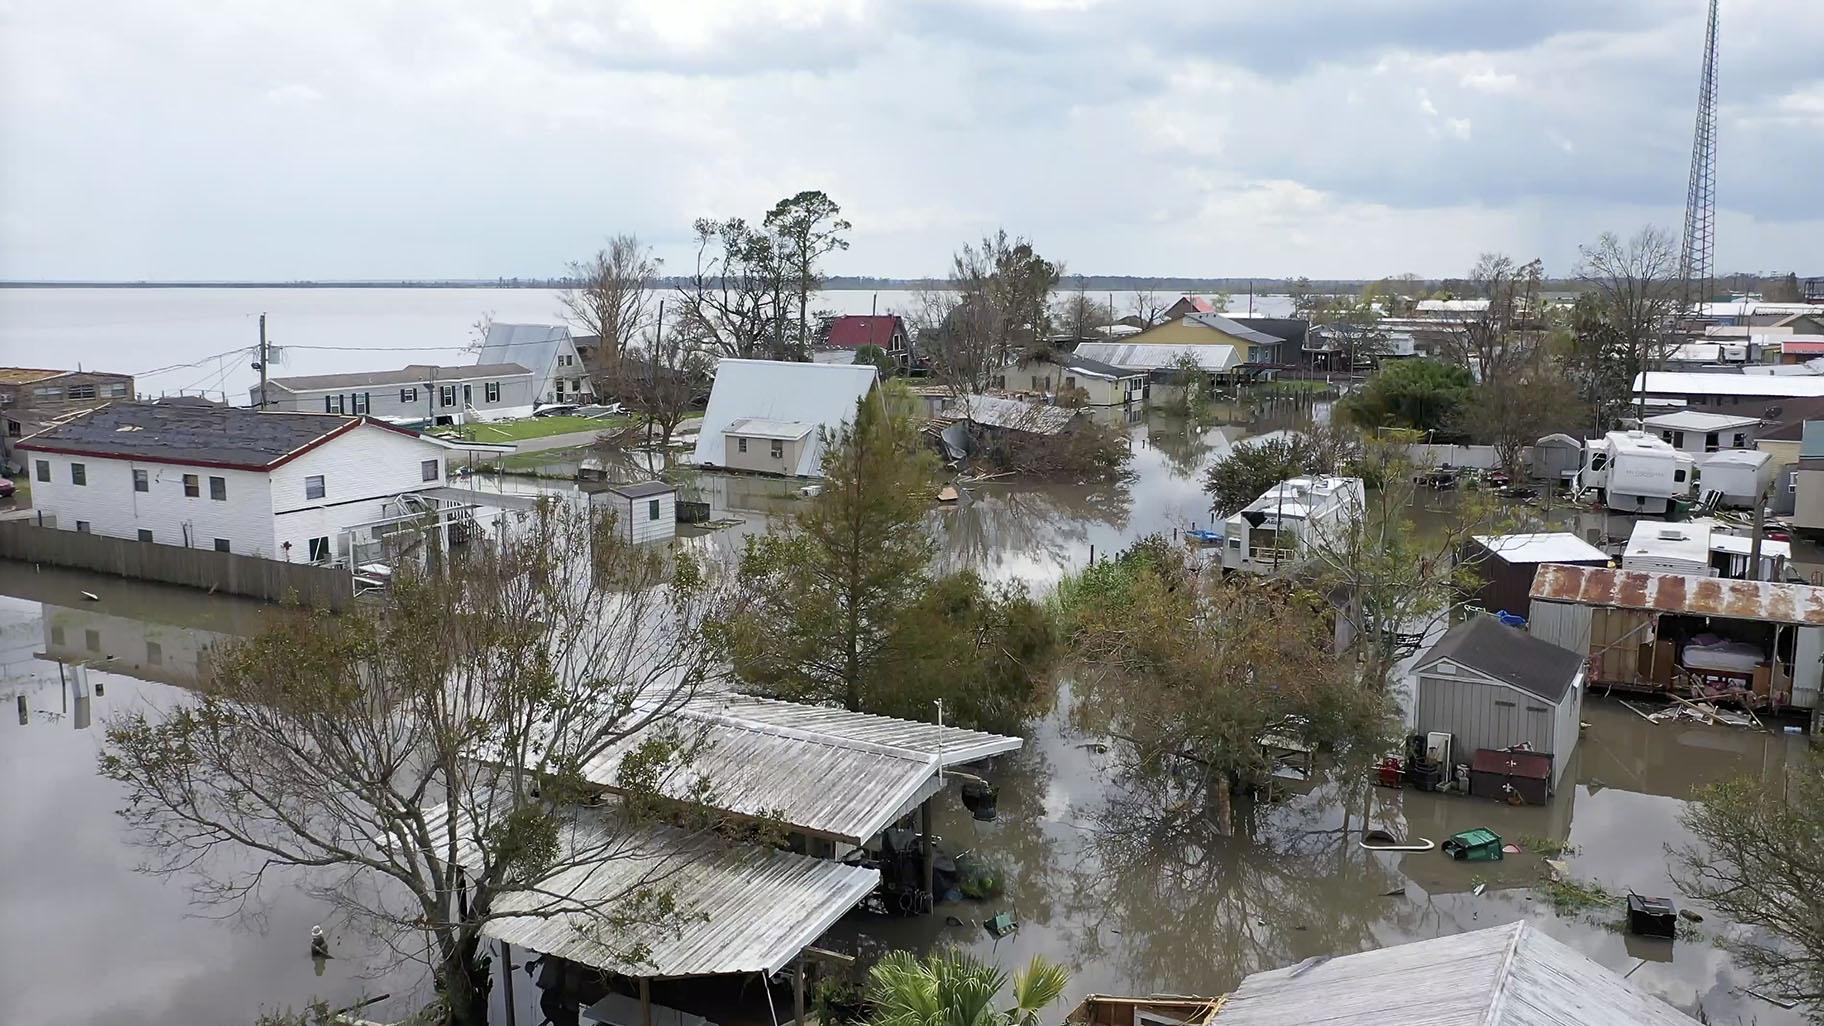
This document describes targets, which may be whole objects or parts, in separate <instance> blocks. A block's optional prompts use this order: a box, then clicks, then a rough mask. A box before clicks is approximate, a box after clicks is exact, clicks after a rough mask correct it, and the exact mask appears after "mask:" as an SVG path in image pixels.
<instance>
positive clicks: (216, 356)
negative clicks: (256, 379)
mask: <svg viewBox="0 0 1824 1026" xmlns="http://www.w3.org/2000/svg"><path fill="white" fill-rule="evenodd" d="M251 352H253V347H252V346H242V347H241V348H239V349H230V350H228V351H227V352H225V353H211V354H210V355H208V356H205V357H203V358H201V359H198V360H192V361H190V362H189V363H173V364H170V365H168V366H164V367H154V368H153V369H151V370H148V371H140V372H139V373H137V374H135V375H133V376H134V377H136V378H150V377H153V376H155V375H159V374H168V373H170V372H171V371H177V370H185V369H187V368H190V367H201V366H202V365H203V364H205V363H208V362H210V361H211V360H220V359H223V358H224V357H229V356H239V355H243V354H246V353H251Z"/></svg>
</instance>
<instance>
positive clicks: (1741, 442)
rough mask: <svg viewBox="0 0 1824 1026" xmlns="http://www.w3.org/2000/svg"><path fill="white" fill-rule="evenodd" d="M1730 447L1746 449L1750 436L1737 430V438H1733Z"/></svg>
mask: <svg viewBox="0 0 1824 1026" xmlns="http://www.w3.org/2000/svg"><path fill="white" fill-rule="evenodd" d="M1729 447H1730V448H1731V449H1746V448H1747V447H1748V436H1747V435H1745V434H1743V433H1741V432H1740V431H1737V432H1736V433H1735V438H1734V439H1733V440H1731V442H1730V444H1729Z"/></svg>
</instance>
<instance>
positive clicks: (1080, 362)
mask: <svg viewBox="0 0 1824 1026" xmlns="http://www.w3.org/2000/svg"><path fill="white" fill-rule="evenodd" d="M1089 344H1091V345H1095V344H1097V343H1089ZM1081 349H1082V347H1081V346H1079V347H1078V350H1079V351H1078V352H1074V353H1058V354H1057V356H1056V357H1055V359H1056V360H1057V361H1058V362H1059V363H1060V364H1062V365H1063V366H1065V367H1068V368H1070V369H1071V370H1074V371H1076V372H1078V373H1080V374H1088V375H1090V376H1091V377H1097V378H1108V379H1110V380H1118V379H1120V378H1131V377H1136V376H1138V375H1140V374H1143V373H1145V372H1144V371H1139V370H1131V369H1128V368H1125V367H1117V366H1115V365H1114V364H1112V363H1104V362H1102V361H1101V360H1098V359H1096V358H1094V357H1092V356H1086V355H1084V354H1083V353H1082V352H1081Z"/></svg>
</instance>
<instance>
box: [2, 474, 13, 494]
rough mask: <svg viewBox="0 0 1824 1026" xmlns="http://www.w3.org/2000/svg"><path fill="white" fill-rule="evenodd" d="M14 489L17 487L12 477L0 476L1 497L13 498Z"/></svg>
mask: <svg viewBox="0 0 1824 1026" xmlns="http://www.w3.org/2000/svg"><path fill="white" fill-rule="evenodd" d="M14 490H15V487H14V485H13V479H12V478H10V477H0V499H10V498H12V497H13V492H14Z"/></svg>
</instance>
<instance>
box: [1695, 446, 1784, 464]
mask: <svg viewBox="0 0 1824 1026" xmlns="http://www.w3.org/2000/svg"><path fill="white" fill-rule="evenodd" d="M1770 459H1773V453H1770V452H1765V451H1763V450H1760V449H1723V450H1721V451H1718V452H1713V453H1711V454H1709V455H1708V456H1705V457H1704V458H1703V461H1702V463H1703V466H1705V467H1714V466H1719V465H1720V466H1730V465H1735V466H1743V467H1759V466H1760V465H1761V464H1763V463H1766V462H1767V461H1768V460H1770Z"/></svg>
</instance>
